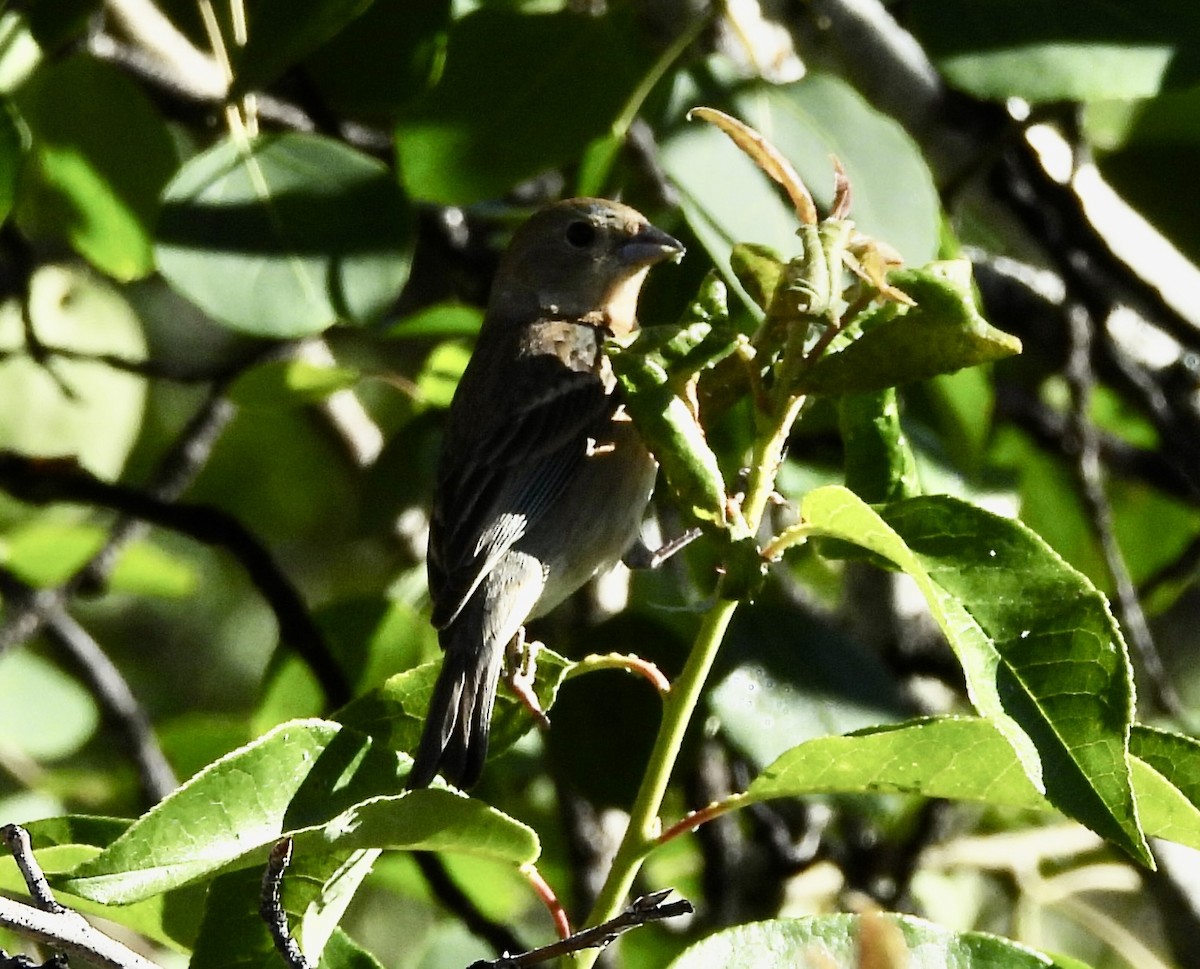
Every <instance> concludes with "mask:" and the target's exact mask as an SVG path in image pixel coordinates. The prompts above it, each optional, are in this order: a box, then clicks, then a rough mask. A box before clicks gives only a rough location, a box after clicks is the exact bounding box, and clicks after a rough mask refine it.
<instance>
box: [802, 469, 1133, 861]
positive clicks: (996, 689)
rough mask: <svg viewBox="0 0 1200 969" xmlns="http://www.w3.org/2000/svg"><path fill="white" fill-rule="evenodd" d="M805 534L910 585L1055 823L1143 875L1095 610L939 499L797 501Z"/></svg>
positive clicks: (1109, 647)
mask: <svg viewBox="0 0 1200 969" xmlns="http://www.w3.org/2000/svg"><path fill="white" fill-rule="evenodd" d="M802 514H803V517H804V520H805V522H807V523H808V526H809V527H810V528H811V529H813V530H814V531H816V532H817V533H818V534H822V535H829V536H832V537H836V538H841V539H844V540H846V541H849V542H853V543H855V544H857V545H859V546H861V547H863V548H866V549H869V550H870V551H872V552H874V553H875V554H877V555H880V556H882V557H884V558H886V559H888V560H889V561H891V562H892V563H894V564H895V565H896V566H897V567H898V568H900V569H902V570H903V571H904V572H906V573H908V575H910V576H911V577H912V578H913V579H914V580H915V582H916V584H917V586H918V588H919V589H920V590H921V592H922V594H923V595H924V596H925V600H926V603H927V604H928V606H929V609H930V612H931V613H932V615H933V617H934V619H936V620H937V623H938V625H939V626H940V627H941V628H942V631H943V632H944V633H945V635H946V638H947V640H948V641H949V643H950V645H951V647H952V648H953V649H954V651H955V654H956V655H957V657H958V659H959V662H960V663H961V664H962V667H963V670H964V672H965V674H966V677H967V689H968V692H969V693H970V696H971V700H972V702H973V703H974V704H975V706H976V708H977V709H978V710H979V711H980V713H982V714H984V715H985V716H987V717H989V718H990V719H991V720H992V721H993V723H995V724H996V726H997V728H998V729H999V730H1000V732H1001V733H1002V734H1003V735H1004V736H1005V738H1006V739H1007V740H1008V742H1009V743H1010V744H1012V745H1013V749H1014V750H1015V751H1016V753H1017V757H1018V759H1019V760H1020V762H1021V765H1022V768H1023V769H1024V770H1025V772H1026V774H1027V775H1028V776H1029V778H1030V780H1031V781H1032V782H1033V783H1034V785H1035V786H1037V787H1038V788H1039V789H1040V790H1044V791H1045V792H1046V795H1047V797H1048V798H1049V799H1050V801H1051V802H1052V803H1053V804H1054V805H1055V806H1056V807H1058V808H1059V809H1060V810H1062V811H1063V812H1064V813H1065V814H1067V815H1068V816H1070V817H1073V818H1075V819H1076V820H1079V821H1082V822H1083V823H1084V824H1086V825H1088V826H1089V827H1090V828H1092V829H1093V830H1094V831H1096V832H1097V833H1099V834H1101V835H1103V836H1104V837H1106V838H1109V839H1110V840H1112V841H1114V842H1115V843H1117V844H1119V845H1121V847H1123V848H1124V849H1125V850H1126V851H1128V852H1129V853H1130V854H1131V855H1132V856H1133V857H1135V858H1137V859H1138V860H1140V861H1142V862H1144V863H1146V864H1150V865H1152V864H1153V861H1152V860H1151V859H1150V854H1149V849H1148V848H1147V846H1146V842H1145V838H1144V836H1143V835H1142V831H1141V828H1140V826H1139V823H1138V817H1137V811H1136V808H1135V804H1134V798H1133V789H1132V781H1131V779H1130V773H1129V765H1128V762H1127V759H1126V755H1127V751H1128V743H1129V729H1130V722H1131V719H1132V715H1133V686H1132V676H1131V672H1130V668H1129V658H1128V656H1127V654H1126V651H1125V642H1124V640H1123V638H1122V637H1121V633H1120V630H1119V629H1118V628H1117V625H1116V622H1115V621H1114V620H1113V617H1112V614H1111V613H1110V612H1109V609H1108V603H1107V601H1106V600H1105V599H1104V597H1103V596H1102V595H1101V594H1100V593H1099V592H1098V591H1097V590H1096V589H1095V587H1094V586H1092V584H1091V583H1090V582H1088V580H1087V579H1086V578H1085V577H1084V576H1083V575H1081V574H1080V573H1078V572H1076V571H1075V570H1074V569H1073V568H1071V567H1070V566H1069V565H1067V563H1066V562H1064V561H1063V560H1062V559H1061V558H1060V557H1059V556H1058V555H1057V554H1056V553H1055V552H1054V551H1053V550H1052V549H1051V548H1050V547H1049V546H1048V545H1046V543H1045V542H1043V541H1042V540H1041V539H1040V538H1039V537H1038V536H1037V535H1036V534H1034V533H1033V532H1031V531H1030V530H1029V529H1028V528H1026V527H1025V526H1023V525H1022V524H1021V523H1020V522H1017V521H1013V520H1011V519H1007V518H1001V517H1000V516H998V515H993V514H991V513H989V512H985V511H983V510H982V509H980V508H976V507H975V506H973V505H970V504H967V503H966V502H963V501H959V500H958V499H955V498H950V497H946V496H938V497H925V498H909V499H905V500H902V501H896V502H891V503H889V504H887V505H883V506H879V509H878V510H876V509H873V508H872V507H870V506H868V505H866V504H865V503H864V502H863V501H862V500H861V499H859V498H858V497H857V496H855V495H854V494H853V493H852V492H850V491H848V490H846V489H845V488H839V487H826V488H818V489H816V490H815V491H812V492H810V493H809V494H808V495H807V496H806V497H805V499H804V503H803V509H802Z"/></svg>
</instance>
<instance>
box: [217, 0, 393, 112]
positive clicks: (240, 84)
mask: <svg viewBox="0 0 1200 969" xmlns="http://www.w3.org/2000/svg"><path fill="white" fill-rule="evenodd" d="M371 3H372V0H257V2H252V3H249V4H247V6H248V8H249V9H248V10H247V11H246V17H247V20H248V21H249V22H250V30H249V36H248V37H247V39H246V43H245V45H244V46H242V47H239V48H235V49H234V54H233V71H234V79H233V85H232V89H231V91H230V96H231V97H235V98H236V97H241V96H242V95H243V94H245V93H246V92H247V91H253V90H254V89H256V88H260V87H264V86H266V85H267V84H269V83H270V82H271V81H273V80H275V79H276V78H277V77H279V75H280V74H282V73H283V72H284V71H285V70H286V69H287V68H288V67H290V66H291V65H292V64H294V63H296V62H297V61H298V60H300V59H301V58H302V57H303V56H304V55H306V54H308V53H310V52H312V51H314V50H316V48H317V47H319V46H320V45H321V44H323V43H324V42H325V41H327V40H329V39H330V38H331V37H333V36H334V35H335V34H336V33H337V32H338V31H339V30H341V29H342V28H343V27H344V26H346V24H348V23H350V22H351V21H352V20H354V19H355V18H356V17H357V16H358V15H359V14H361V13H362V12H363V11H364V10H366V9H367V7H369V6H370V5H371Z"/></svg>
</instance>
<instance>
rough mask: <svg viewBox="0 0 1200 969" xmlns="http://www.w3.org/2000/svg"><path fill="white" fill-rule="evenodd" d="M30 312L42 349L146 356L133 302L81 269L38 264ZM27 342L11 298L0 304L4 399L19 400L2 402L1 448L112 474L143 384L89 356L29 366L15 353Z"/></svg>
mask: <svg viewBox="0 0 1200 969" xmlns="http://www.w3.org/2000/svg"><path fill="white" fill-rule="evenodd" d="M29 315H30V320H31V321H32V323H33V327H34V330H35V331H36V333H37V335H38V337H39V339H40V340H41V341H42V342H43V343H45V344H46V345H47V346H51V347H64V348H66V349H67V350H71V351H74V352H75V353H78V354H81V355H87V354H101V353H115V354H117V355H118V356H123V357H127V358H129V359H131V360H138V359H141V358H142V357H143V356H145V353H146V341H145V337H144V335H143V334H142V329H141V323H140V321H139V320H138V318H137V317H136V316H135V315H134V313H133V310H132V309H131V308H130V306H129V304H128V303H126V302H125V300H124V299H122V298H121V296H120V294H118V293H117V292H116V291H115V290H114V289H112V288H111V287H110V286H109V285H108V284H107V283H106V282H105V281H104V280H103V279H100V278H99V277H97V276H96V275H94V274H89V273H86V272H83V271H81V270H80V269H66V268H63V267H60V266H45V267H43V268H42V269H39V270H38V271H37V272H36V273H35V274H34V276H33V280H32V282H31V285H30V297H29ZM24 344H25V330H24V324H23V322H22V320H21V310H20V307H18V306H17V303H16V301H15V300H10V301H9V302H7V303H5V304H4V305H3V307H0V400H4V401H10V402H15V401H19V402H20V406H8V407H0V448H12V449H13V450H15V451H20V452H21V453H22V454H27V455H31V456H37V457H68V456H69V457H72V458H74V459H75V460H76V461H78V462H79V463H80V464H81V465H83V466H84V467H85V468H87V469H88V470H89V471H92V472H93V473H95V474H97V475H99V476H101V477H104V478H111V477H116V475H117V474H118V472H120V470H121V468H122V467H123V466H124V464H125V458H126V457H127V456H128V454H129V451H130V449H131V448H132V447H133V443H134V441H135V440H136V439H137V435H138V432H139V431H140V429H141V425H142V414H143V410H144V408H145V403H146V382H145V381H144V380H142V379H141V378H140V377H138V376H136V375H134V374H129V373H122V372H121V371H118V370H114V369H113V368H111V367H107V366H105V365H103V364H101V363H93V362H91V361H88V360H70V359H54V358H52V359H51V360H50V361H49V364H48V365H43V364H40V363H35V362H34V361H33V360H31V359H30V358H29V357H28V356H26V355H24V354H23V353H21V352H20V350H21V348H23V347H24ZM4 351H9V352H8V353H4ZM13 351H17V352H13Z"/></svg>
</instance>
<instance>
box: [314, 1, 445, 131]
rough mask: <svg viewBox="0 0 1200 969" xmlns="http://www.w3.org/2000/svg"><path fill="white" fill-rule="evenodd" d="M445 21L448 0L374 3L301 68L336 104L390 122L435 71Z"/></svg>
mask: <svg viewBox="0 0 1200 969" xmlns="http://www.w3.org/2000/svg"><path fill="white" fill-rule="evenodd" d="M449 22H450V0H422V2H421V3H404V4H399V3H387V2H383V3H372V4H371V6H370V7H369V8H368V9H367V10H366V12H365V13H363V14H362V15H361V16H359V17H356V18H355V19H354V20H353V21H351V22H350V23H349V24H348V25H347V26H346V27H345V29H343V30H342V31H340V32H339V33H338V34H337V36H335V37H334V38H332V39H331V40H330V41H329V43H327V44H325V45H324V46H323V47H321V48H320V49H319V50H317V51H315V52H314V53H313V54H312V56H311V57H309V58H308V59H307V60H306V61H305V64H304V69H305V70H306V71H307V72H308V74H309V75H311V77H312V79H313V82H314V83H315V84H316V85H317V87H318V88H319V89H320V91H321V92H322V93H323V94H324V96H325V98H326V100H328V101H329V103H330V104H331V105H333V106H334V107H336V108H340V109H341V110H343V111H346V112H348V113H351V114H353V115H355V116H359V117H362V116H365V117H366V118H369V119H373V120H374V119H378V120H379V121H380V122H381V123H383V124H393V123H394V122H395V118H396V113H397V112H398V111H399V110H400V108H402V107H403V106H404V105H406V104H407V103H408V102H409V101H411V100H412V98H413V97H415V96H416V95H417V94H419V93H421V92H422V91H424V90H425V89H426V88H428V86H429V85H430V84H431V83H432V82H433V81H434V79H435V78H436V77H437V72H438V69H439V68H440V66H441V64H442V58H443V55H444V50H445V43H446V27H447V26H448V24H449Z"/></svg>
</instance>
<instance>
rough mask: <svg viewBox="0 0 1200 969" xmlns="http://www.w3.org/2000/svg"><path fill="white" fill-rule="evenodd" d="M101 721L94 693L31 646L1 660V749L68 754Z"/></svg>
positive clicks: (43, 755)
mask: <svg viewBox="0 0 1200 969" xmlns="http://www.w3.org/2000/svg"><path fill="white" fill-rule="evenodd" d="M99 722H100V713H99V710H97V708H96V701H95V700H94V699H92V695H91V694H90V693H89V692H88V691H87V690H85V689H84V688H83V686H82V685H80V683H79V682H78V681H77V680H75V679H73V678H72V677H70V676H67V675H66V674H65V673H64V672H63V671H62V670H60V669H59V668H58V667H57V666H54V665H52V664H51V663H48V662H47V661H46V660H44V659H42V658H41V657H40V656H36V655H34V654H33V653H30V652H29V651H28V650H10V651H9V652H8V653H7V654H5V656H4V657H3V658H0V738H3V739H2V740H0V748H2V749H5V750H7V751H8V754H9V756H13V755H20V756H23V757H29V758H32V759H34V760H54V759H56V758H60V757H65V756H67V755H68V754H70V753H72V752H73V751H75V750H77V749H78V748H79V747H81V746H82V745H83V744H84V743H86V742H87V741H88V739H89V738H90V737H91V736H92V734H93V733H94V732H95V730H96V727H97V725H98V724H99Z"/></svg>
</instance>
